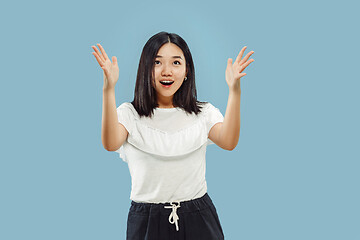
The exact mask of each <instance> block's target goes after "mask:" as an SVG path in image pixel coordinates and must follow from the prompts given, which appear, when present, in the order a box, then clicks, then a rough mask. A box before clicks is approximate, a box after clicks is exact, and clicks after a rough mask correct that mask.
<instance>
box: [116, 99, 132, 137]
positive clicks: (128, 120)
mask: <svg viewBox="0 0 360 240" xmlns="http://www.w3.org/2000/svg"><path fill="white" fill-rule="evenodd" d="M129 104H131V103H127V102H126V103H123V104H121V105H120V106H119V107H118V108H117V109H116V111H117V117H118V121H119V123H121V124H122V125H124V127H125V128H126V130H127V131H128V132H129V133H130V132H131V130H132V124H133V119H134V118H133V117H132V111H131V109H130V106H129Z"/></svg>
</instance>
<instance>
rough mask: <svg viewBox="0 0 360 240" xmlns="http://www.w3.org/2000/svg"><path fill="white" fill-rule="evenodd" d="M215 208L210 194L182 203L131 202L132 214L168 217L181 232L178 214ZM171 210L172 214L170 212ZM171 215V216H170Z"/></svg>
mask: <svg viewBox="0 0 360 240" xmlns="http://www.w3.org/2000/svg"><path fill="white" fill-rule="evenodd" d="M210 206H214V205H213V202H212V200H211V198H210V196H209V194H208V193H205V194H204V196H202V197H200V198H195V199H192V200H187V201H180V202H166V203H140V202H135V201H133V200H132V201H131V207H130V212H132V213H134V214H139V215H145V216H149V215H156V214H159V213H160V214H161V215H168V216H169V222H170V223H171V224H175V226H176V231H179V225H178V224H179V223H178V220H179V216H178V213H186V212H195V211H199V210H202V209H206V208H209V207H210ZM170 209H171V212H170ZM169 213H170V214H169Z"/></svg>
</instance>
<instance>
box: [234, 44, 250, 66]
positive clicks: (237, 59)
mask: <svg viewBox="0 0 360 240" xmlns="http://www.w3.org/2000/svg"><path fill="white" fill-rule="evenodd" d="M246 48H247V46H245V47H243V48H242V49H241V50H240V52H239V55H238V56H237V58H236V60H235V62H234V63H239V62H240V60H241V58H242V55H243V54H244V51H245V49H246Z"/></svg>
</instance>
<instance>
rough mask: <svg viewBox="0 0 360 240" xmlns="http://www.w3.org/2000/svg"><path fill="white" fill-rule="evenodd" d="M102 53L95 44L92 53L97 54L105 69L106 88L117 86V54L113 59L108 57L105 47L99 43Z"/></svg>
mask: <svg viewBox="0 0 360 240" xmlns="http://www.w3.org/2000/svg"><path fill="white" fill-rule="evenodd" d="M97 46H98V47H99V48H100V51H101V53H100V52H99V50H98V49H97V48H96V47H95V46H91V47H92V48H93V49H94V51H95V52H92V54H93V55H94V56H95V58H96V60H97V61H98V63H99V65H100V67H101V68H102V69H103V70H104V89H110V88H115V84H116V82H117V80H118V79H119V66H118V63H117V59H116V57H115V56H113V57H112V61H113V62H111V61H110V59H109V58H108V56H107V54H106V52H105V50H104V48H103V47H102V46H101V45H100V44H99V43H98V44H97Z"/></svg>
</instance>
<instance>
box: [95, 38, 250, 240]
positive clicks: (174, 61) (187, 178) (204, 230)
mask: <svg viewBox="0 0 360 240" xmlns="http://www.w3.org/2000/svg"><path fill="white" fill-rule="evenodd" d="M98 47H99V49H100V51H99V50H98V49H97V48H96V47H95V46H92V48H93V49H94V51H95V52H93V55H94V56H95V58H96V60H97V61H98V63H99V65H100V67H101V68H102V69H103V73H104V87H103V115H102V135H101V136H102V143H103V145H104V148H105V149H106V150H108V151H116V152H118V153H119V154H120V157H121V158H122V159H123V161H125V162H126V163H127V164H128V167H129V170H130V175H131V180H132V185H131V194H130V199H131V200H132V201H131V206H130V209H129V214H128V220H127V231H126V237H127V239H131V240H135V239H137V240H140V239H141V240H143V239H147V240H150V239H156V240H161V239H166V240H169V239H187V240H189V239H190V240H201V239H204V240H205V239H206V240H211V239H214V240H215V239H216V240H219V239H224V234H223V230H222V227H221V224H220V221H219V217H218V215H217V211H216V208H215V205H214V204H213V202H212V200H211V198H210V196H209V195H208V193H207V184H206V180H205V170H206V162H205V153H206V147H207V145H209V144H214V143H215V144H216V145H218V146H219V147H221V148H223V149H226V150H233V149H234V148H235V147H236V145H237V143H238V139H239V134H240V95H241V90H240V78H241V77H243V76H245V75H246V74H245V73H242V72H243V70H244V69H245V68H246V67H247V66H248V65H249V64H250V63H251V62H252V61H254V60H253V59H250V60H248V59H249V57H250V56H251V55H252V54H253V53H254V52H253V51H252V52H250V53H248V54H247V55H246V56H245V57H244V58H243V59H242V55H243V53H244V51H245V48H246V47H244V48H242V50H241V51H240V53H239V55H238V56H237V58H236V60H235V62H234V63H232V59H231V58H229V59H228V65H227V68H226V74H225V76H226V82H227V84H228V86H229V98H228V104H227V108H226V114H225V118H224V116H223V115H222V114H221V112H220V111H219V109H218V108H215V107H214V106H213V105H212V104H210V103H209V102H200V101H198V100H197V96H196V86H195V70H194V64H193V59H192V56H191V53H190V50H189V48H188V45H187V44H186V42H185V41H184V40H183V39H182V38H181V37H180V36H179V35H177V34H174V33H167V32H159V33H157V34H155V35H154V36H152V37H151V38H150V39H149V40H148V41H147V43H146V44H145V46H144V48H143V51H142V54H141V57H140V63H139V67H138V73H137V78H136V86H135V94H134V99H133V101H132V102H124V103H123V104H121V105H120V106H119V107H118V108H116V101H115V90H114V89H115V84H116V82H117V80H118V78H119V67H118V63H117V58H116V57H115V56H113V57H112V62H111V61H110V59H109V58H108V56H107V54H106V52H105V50H104V48H103V47H102V46H101V45H100V44H98Z"/></svg>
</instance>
